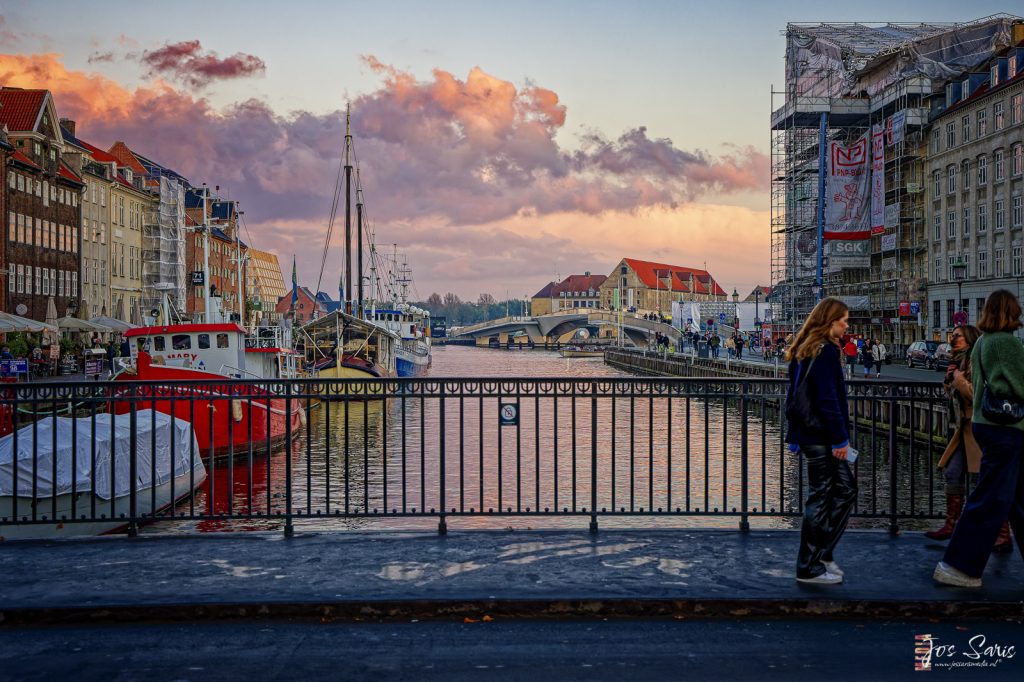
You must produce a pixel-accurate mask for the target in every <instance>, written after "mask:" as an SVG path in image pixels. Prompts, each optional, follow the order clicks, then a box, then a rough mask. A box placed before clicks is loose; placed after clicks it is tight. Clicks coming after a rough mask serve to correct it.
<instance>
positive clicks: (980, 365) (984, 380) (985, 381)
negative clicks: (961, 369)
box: [967, 338, 988, 388]
mask: <svg viewBox="0 0 1024 682" xmlns="http://www.w3.org/2000/svg"><path fill="white" fill-rule="evenodd" d="M983 340H984V339H983V338H982V339H978V346H979V348H978V368H979V369H980V370H981V383H982V384H984V385H985V388H988V377H987V376H985V363H984V362H982V360H981V352H982V350H983V349H982V348H981V343H982V341H983ZM967 361H968V362H970V359H969V358H968V360H967Z"/></svg>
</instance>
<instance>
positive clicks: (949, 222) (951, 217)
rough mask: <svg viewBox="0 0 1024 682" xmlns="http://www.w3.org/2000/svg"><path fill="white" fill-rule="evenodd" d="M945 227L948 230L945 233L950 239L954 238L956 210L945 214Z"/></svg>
mask: <svg viewBox="0 0 1024 682" xmlns="http://www.w3.org/2000/svg"><path fill="white" fill-rule="evenodd" d="M946 229H947V230H948V232H947V235H948V236H949V238H950V239H955V238H956V211H950V212H949V213H947V214H946Z"/></svg>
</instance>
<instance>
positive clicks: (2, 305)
mask: <svg viewBox="0 0 1024 682" xmlns="http://www.w3.org/2000/svg"><path fill="white" fill-rule="evenodd" d="M13 153H14V147H12V146H11V145H10V144H9V143H8V142H7V134H6V132H5V131H4V129H3V128H0V178H5V177H7V159H8V158H9V157H10V156H11V154H13ZM5 215H7V183H6V182H4V183H0V219H2V217H3V216H5ZM5 224H6V223H5ZM0 291H7V235H6V234H4V235H3V237H2V238H0ZM6 309H7V297H6V296H0V310H6Z"/></svg>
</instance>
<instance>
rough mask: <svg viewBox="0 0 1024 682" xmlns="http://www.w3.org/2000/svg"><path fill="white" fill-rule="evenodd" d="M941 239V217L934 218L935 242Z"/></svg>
mask: <svg viewBox="0 0 1024 682" xmlns="http://www.w3.org/2000/svg"><path fill="white" fill-rule="evenodd" d="M940 239H942V216H940V215H936V216H935V241H939V240H940Z"/></svg>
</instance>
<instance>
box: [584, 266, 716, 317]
mask: <svg viewBox="0 0 1024 682" xmlns="http://www.w3.org/2000/svg"><path fill="white" fill-rule="evenodd" d="M616 296H618V297H619V300H620V303H619V305H618V306H616V305H615V301H616ZM600 300H601V307H602V308H608V309H615V308H616V307H618V308H625V309H627V310H629V309H635V310H636V311H637V312H639V313H650V312H658V313H663V314H669V313H671V311H672V301H726V300H728V298H727V296H726V293H725V290H724V289H722V287H720V286H719V285H718V283H717V282H716V281H715V279H714V278H713V277H712V276H711V275H710V274H709V273H708V271H707V270H699V269H697V268H689V267H683V266H679V265H667V264H665V263H652V262H650V261H642V260H637V259H635V258H623V259H622V260H621V261H619V263H618V265H616V266H615V269H614V270H613V271H612V273H611V274H610V275H609V276H608V278H607V279H606V280H605V281H604V283H603V284H602V285H601V292H600Z"/></svg>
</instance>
